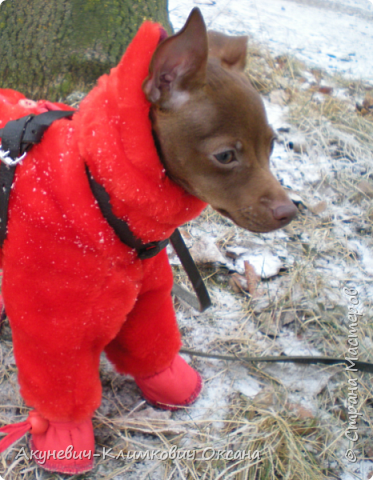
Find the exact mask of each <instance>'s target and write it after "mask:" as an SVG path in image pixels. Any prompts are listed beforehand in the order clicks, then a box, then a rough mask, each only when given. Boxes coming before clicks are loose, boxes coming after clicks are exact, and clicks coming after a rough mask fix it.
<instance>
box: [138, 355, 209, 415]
mask: <svg viewBox="0 0 373 480" xmlns="http://www.w3.org/2000/svg"><path fill="white" fill-rule="evenodd" d="M135 381H136V384H137V385H138V386H139V387H140V388H141V391H142V393H143V396H144V398H145V400H147V401H148V402H149V403H151V404H152V405H154V406H156V407H159V408H163V409H164V410H177V409H178V408H179V407H183V406H186V405H190V404H191V403H193V402H194V401H195V400H196V398H197V397H198V395H199V393H200V392H201V389H202V379H201V377H200V375H199V373H198V372H196V371H195V370H194V369H193V368H192V367H190V366H189V365H188V364H187V363H186V361H185V360H183V359H182V358H181V357H180V355H176V357H175V358H174V360H173V362H172V363H171V365H170V366H169V367H168V368H166V370H163V371H162V372H160V373H157V374H156V375H153V376H151V377H147V378H138V377H137V378H135Z"/></svg>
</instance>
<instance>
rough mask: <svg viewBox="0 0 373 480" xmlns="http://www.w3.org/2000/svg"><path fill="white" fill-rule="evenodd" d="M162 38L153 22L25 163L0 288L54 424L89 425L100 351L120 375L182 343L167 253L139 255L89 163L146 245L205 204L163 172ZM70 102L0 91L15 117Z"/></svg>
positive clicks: (138, 371) (152, 363)
mask: <svg viewBox="0 0 373 480" xmlns="http://www.w3.org/2000/svg"><path fill="white" fill-rule="evenodd" d="M159 39H160V27H159V25H157V24H153V23H150V22H146V23H145V24H144V25H143V26H142V27H141V29H140V30H139V32H138V34H137V36H136V37H135V39H134V40H133V42H132V43H131V45H130V46H129V48H128V49H127V52H126V53H125V55H124V57H123V59H122V61H121V62H120V64H119V65H118V67H116V68H115V69H113V70H112V71H111V73H110V74H109V75H105V76H103V77H102V78H100V80H99V82H98V85H97V86H96V87H95V88H94V89H93V90H92V92H90V94H89V95H88V96H87V97H86V98H85V100H84V101H83V102H82V104H81V106H80V108H79V112H78V113H77V114H75V115H74V117H73V120H71V121H70V120H67V119H63V120H59V121H56V122H54V123H53V124H52V126H51V127H50V128H49V129H48V131H47V132H46V134H45V135H44V138H43V140H42V142H41V143H40V144H38V145H36V146H34V147H33V148H32V150H31V151H30V152H29V153H28V154H27V156H26V158H25V159H24V161H23V163H22V164H20V165H19V166H18V167H17V171H16V177H15V182H14V187H13V190H12V193H11V198H10V208H9V223H8V235H7V239H6V241H5V243H4V247H3V252H2V253H3V271H4V280H3V295H4V301H5V305H6V310H7V313H8V317H9V319H10V323H11V327H12V331H13V341H14V351H15V357H16V362H17V365H18V369H19V382H20V385H21V393H22V395H23V397H24V399H25V401H26V403H27V404H28V405H30V406H33V407H34V408H36V409H37V411H38V412H40V413H41V414H42V415H43V416H44V417H45V418H47V419H49V420H53V421H64V422H69V421H74V422H77V421H83V420H85V419H87V418H89V417H91V415H92V413H93V411H94V410H95V409H96V408H97V407H98V406H99V404H100V400H101V385H100V381H99V373H98V366H99V358H100V353H101V352H102V351H103V350H104V349H106V352H107V355H108V356H109V358H110V360H111V361H112V362H113V363H114V364H115V365H116V367H117V369H118V370H119V371H120V372H124V373H129V374H131V375H133V376H136V377H142V376H143V377H145V376H150V375H153V374H155V373H158V372H160V371H162V370H164V369H165V368H167V367H168V366H169V365H170V364H171V362H172V360H173V358H174V357H175V355H176V353H177V351H178V350H179V348H180V335H179V332H178V328H177V324H176V321H175V315H174V311H173V306H172V301H171V296H170V290H171V287H172V272H171V269H170V266H169V264H168V259H167V255H166V252H165V251H162V252H161V253H160V254H159V255H157V256H156V257H154V258H152V259H149V260H145V261H140V260H139V259H138V258H137V257H136V255H135V254H134V252H133V251H132V250H130V249H129V248H128V247H127V246H125V245H123V244H122V243H121V242H120V241H119V239H118V238H117V237H116V235H115V234H114V232H113V230H112V229H111V227H110V226H109V225H108V224H107V222H106V221H105V219H104V218H103V216H102V214H101V212H100V210H99V208H98V206H97V204H96V202H95V199H94V197H93V195H92V193H91V190H90V188H89V184H88V181H87V176H86V172H85V164H87V165H88V166H89V169H90V170H91V172H92V174H93V175H94V177H95V179H96V180H97V181H98V182H99V183H101V184H102V185H104V187H105V188H106V190H107V191H108V192H109V194H110V199H111V203H112V206H113V209H114V212H115V214H116V215H117V216H120V217H122V218H124V219H125V220H126V221H127V222H128V223H129V225H130V227H131V229H132V231H133V233H135V234H136V235H137V236H138V237H140V238H141V239H142V240H143V241H144V242H148V241H154V240H161V239H164V238H166V237H168V236H169V235H170V234H171V233H172V232H173V230H174V229H175V227H177V226H178V225H180V224H182V223H184V222H185V221H188V220H190V219H192V218H194V217H195V216H197V215H198V214H199V213H200V211H201V210H202V209H203V208H204V207H205V204H204V203H203V202H201V201H200V200H198V199H197V198H195V197H193V196H191V195H189V194H187V193H186V192H185V191H184V190H183V189H182V188H180V187H179V186H177V185H176V184H174V183H173V182H172V181H171V180H170V179H169V178H168V177H167V175H166V172H165V171H164V168H163V166H162V164H161V162H160V160H159V158H158V155H157V151H156V148H155V145H154V142H153V138H152V133H151V124H150V121H149V109H150V104H149V102H148V101H147V100H146V98H145V96H144V94H143V92H142V90H141V84H142V82H143V80H144V78H145V77H146V75H147V73H148V67H149V63H150V59H151V57H152V54H153V52H154V50H155V48H156V46H157V44H158V42H159ZM53 108H63V109H68V108H69V107H67V106H64V105H61V104H50V103H49V102H37V103H35V102H31V101H30V100H27V99H26V98H25V97H24V96H23V95H21V94H19V93H18V92H14V91H12V90H0V119H1V120H0V127H2V126H3V125H4V124H5V123H6V122H7V121H8V120H10V119H14V118H18V117H21V116H23V115H27V114H28V113H41V112H42V111H46V110H47V109H53Z"/></svg>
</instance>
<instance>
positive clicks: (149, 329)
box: [105, 250, 202, 410]
mask: <svg viewBox="0 0 373 480" xmlns="http://www.w3.org/2000/svg"><path fill="white" fill-rule="evenodd" d="M143 265H144V274H145V275H144V282H143V287H142V290H141V292H140V295H139V297H138V299H137V302H136V304H135V306H134V308H133V310H132V311H131V312H130V313H129V315H128V317H127V320H126V322H125V323H124V325H123V326H122V328H121V330H120V332H119V334H118V335H117V336H116V338H115V339H114V340H113V341H112V342H111V343H110V344H109V345H108V346H107V347H106V349H105V351H106V353H107V356H108V358H109V359H110V360H111V361H112V362H113V363H114V365H115V366H116V368H117V370H118V371H119V372H120V373H125V374H129V375H132V376H133V377H134V378H135V380H136V383H137V385H138V386H139V387H140V389H141V390H142V393H143V395H144V397H145V398H146V400H148V401H149V402H150V403H151V404H153V405H156V406H158V407H160V408H165V409H172V410H173V409H176V408H177V407H178V406H185V405H188V404H190V403H191V402H193V401H194V400H195V399H196V397H197V396H198V394H199V393H200V390H201V386H202V382H201V378H200V376H199V374H198V373H197V372H196V371H195V370H193V369H192V368H191V367H190V366H189V365H188V364H187V363H186V362H185V361H184V360H183V359H182V358H181V357H180V356H179V355H178V351H179V349H180V345H181V342H180V333H179V329H178V326H177V322H176V316H175V312H174V308H173V304H172V298H171V289H172V283H173V278H172V271H171V267H170V265H169V263H168V259H167V254H166V251H165V250H163V251H162V252H161V253H159V254H158V255H157V256H156V257H154V258H152V259H149V260H145V261H144V262H143Z"/></svg>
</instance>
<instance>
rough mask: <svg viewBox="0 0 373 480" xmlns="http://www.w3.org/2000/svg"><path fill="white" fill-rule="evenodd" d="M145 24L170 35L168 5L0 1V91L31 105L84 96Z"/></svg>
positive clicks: (111, 0) (136, 0)
mask: <svg viewBox="0 0 373 480" xmlns="http://www.w3.org/2000/svg"><path fill="white" fill-rule="evenodd" d="M145 19H151V20H154V21H157V22H159V23H161V24H162V25H163V26H164V27H165V28H166V30H168V32H169V33H171V26H170V23H169V20H168V13H167V0H51V1H46V0H31V1H30V0H16V1H12V0H5V2H3V3H2V4H1V5H0V52H1V53H0V87H1V88H13V89H16V90H19V91H21V92H22V93H24V94H25V95H26V96H28V97H29V98H32V99H34V100H37V99H41V98H45V99H48V100H52V101H57V100H66V97H67V96H68V95H69V94H71V93H72V92H73V91H80V92H87V91H89V90H90V89H91V88H92V86H93V85H94V83H95V81H96V80H97V78H98V77H99V76H100V75H102V74H103V73H107V72H109V70H110V68H112V67H113V66H115V65H116V64H117V63H118V62H119V60H120V58H121V56H122V55H123V53H124V51H125V49H126V47H127V45H128V44H129V43H130V41H131V40H132V38H133V37H134V35H135V33H136V32H137V30H138V28H139V26H140V25H141V23H142V22H143V21H144V20H145Z"/></svg>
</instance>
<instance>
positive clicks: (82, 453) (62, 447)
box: [30, 418, 95, 475]
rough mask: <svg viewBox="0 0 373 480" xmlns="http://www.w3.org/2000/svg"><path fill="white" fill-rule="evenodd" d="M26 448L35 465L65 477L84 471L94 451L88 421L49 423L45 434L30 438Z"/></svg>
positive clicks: (90, 463) (90, 423) (89, 464)
mask: <svg viewBox="0 0 373 480" xmlns="http://www.w3.org/2000/svg"><path fill="white" fill-rule="evenodd" d="M31 433H32V431H31ZM30 446H31V450H33V454H34V459H35V461H36V463H37V464H38V465H40V466H41V467H43V468H45V470H50V471H52V472H61V473H67V474H69V475H76V474H79V473H84V472H88V471H89V470H91V469H92V468H93V461H94V457H93V454H94V450H95V441H94V435H93V426H92V420H91V419H90V418H89V419H88V420H85V421H84V422H49V428H48V430H47V431H46V432H45V433H41V434H33V435H32V438H31V442H30Z"/></svg>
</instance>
